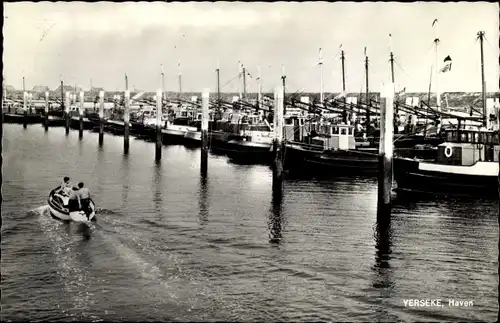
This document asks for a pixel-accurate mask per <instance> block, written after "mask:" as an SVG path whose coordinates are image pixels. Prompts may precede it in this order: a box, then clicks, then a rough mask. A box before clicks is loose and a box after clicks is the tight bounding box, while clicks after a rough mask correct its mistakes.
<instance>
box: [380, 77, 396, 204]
mask: <svg viewBox="0 0 500 323" xmlns="http://www.w3.org/2000/svg"><path fill="white" fill-rule="evenodd" d="M393 120H394V83H391V84H389V86H387V87H386V88H384V89H383V90H382V93H381V95H380V145H379V178H378V209H379V211H381V210H387V209H390V205H391V190H392V153H393V137H394V133H393V132H394V126H393ZM379 214H386V212H379Z"/></svg>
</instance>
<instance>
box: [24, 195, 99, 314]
mask: <svg viewBox="0 0 500 323" xmlns="http://www.w3.org/2000/svg"><path fill="white" fill-rule="evenodd" d="M30 212H32V213H38V215H39V217H38V222H39V224H40V228H41V229H42V231H43V232H44V233H45V235H46V236H47V238H48V239H49V241H50V242H51V244H50V245H51V249H52V253H53V254H54V255H55V257H56V263H57V265H56V271H57V273H58V274H59V276H60V277H61V280H62V282H63V286H64V293H65V294H67V295H68V296H69V298H68V300H71V305H72V307H68V308H72V309H71V310H63V315H65V316H67V317H75V316H83V317H86V318H88V317H92V316H91V315H88V311H89V305H91V304H93V303H94V302H95V301H94V297H93V294H92V292H91V291H90V290H89V288H88V286H89V283H90V282H91V275H90V274H89V273H88V271H87V270H86V268H85V265H84V264H82V263H81V261H79V260H78V259H77V254H76V253H75V252H74V248H75V245H77V244H78V243H81V239H79V238H78V235H74V234H72V230H71V223H69V222H68V221H58V220H56V219H53V218H52V217H51V215H50V211H49V206H48V205H44V206H41V207H38V208H36V209H33V210H31V211H30Z"/></svg>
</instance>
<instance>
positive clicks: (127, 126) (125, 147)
mask: <svg viewBox="0 0 500 323" xmlns="http://www.w3.org/2000/svg"><path fill="white" fill-rule="evenodd" d="M124 99H125V111H124V114H123V125H124V131H125V132H124V134H123V153H125V154H128V150H129V131H130V91H129V90H125V97H124Z"/></svg>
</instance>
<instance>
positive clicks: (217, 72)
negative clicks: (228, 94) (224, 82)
mask: <svg viewBox="0 0 500 323" xmlns="http://www.w3.org/2000/svg"><path fill="white" fill-rule="evenodd" d="M215 72H216V74H217V107H218V108H219V110H220V105H221V104H220V68H219V61H217V69H216V70H215Z"/></svg>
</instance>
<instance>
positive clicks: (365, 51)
mask: <svg viewBox="0 0 500 323" xmlns="http://www.w3.org/2000/svg"><path fill="white" fill-rule="evenodd" d="M364 53H365V57H366V46H365V51H364Z"/></svg>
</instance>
